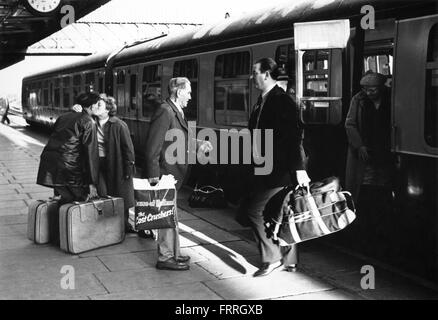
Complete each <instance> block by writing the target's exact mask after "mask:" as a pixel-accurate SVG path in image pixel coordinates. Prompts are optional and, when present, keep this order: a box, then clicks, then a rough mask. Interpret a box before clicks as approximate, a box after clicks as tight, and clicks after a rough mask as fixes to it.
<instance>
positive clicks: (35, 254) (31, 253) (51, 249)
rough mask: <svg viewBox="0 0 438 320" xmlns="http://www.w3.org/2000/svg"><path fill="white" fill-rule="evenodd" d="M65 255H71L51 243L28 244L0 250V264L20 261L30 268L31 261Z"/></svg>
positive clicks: (62, 257) (35, 261) (61, 257)
mask: <svg viewBox="0 0 438 320" xmlns="http://www.w3.org/2000/svg"><path fill="white" fill-rule="evenodd" d="M28 241H29V240H28ZM29 243H30V241H29ZM66 257H73V256H72V255H70V254H68V253H66V252H64V251H62V250H61V249H59V248H58V247H55V246H53V245H46V244H43V245H32V246H31V245H29V246H27V247H25V248H21V249H20V250H15V249H12V250H11V249H9V250H2V251H0V265H2V264H5V265H8V264H20V263H22V264H24V265H27V266H29V268H30V267H31V265H32V263H37V262H38V261H41V260H47V259H64V258H66ZM31 262H32V263H31Z"/></svg>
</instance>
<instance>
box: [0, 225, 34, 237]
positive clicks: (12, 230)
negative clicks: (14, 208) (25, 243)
mask: <svg viewBox="0 0 438 320" xmlns="http://www.w3.org/2000/svg"><path fill="white" fill-rule="evenodd" d="M14 235H16V236H21V237H24V238H27V224H11V225H3V224H1V223H0V237H4V236H14Z"/></svg>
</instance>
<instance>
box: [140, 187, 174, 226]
mask: <svg viewBox="0 0 438 320" xmlns="http://www.w3.org/2000/svg"><path fill="white" fill-rule="evenodd" d="M134 193H135V199H136V203H135V228H136V229H137V230H151V229H165V228H175V227H176V219H175V214H176V191H175V189H160V190H134Z"/></svg>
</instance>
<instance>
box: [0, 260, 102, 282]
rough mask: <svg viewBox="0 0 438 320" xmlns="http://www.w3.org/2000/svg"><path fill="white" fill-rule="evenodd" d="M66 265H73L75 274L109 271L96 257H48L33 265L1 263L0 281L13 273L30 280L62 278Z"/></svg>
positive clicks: (15, 275)
mask: <svg viewBox="0 0 438 320" xmlns="http://www.w3.org/2000/svg"><path fill="white" fill-rule="evenodd" d="M64 266H72V267H73V268H74V273H75V276H77V275H81V274H88V273H95V272H109V271H108V269H107V268H106V267H105V265H104V264H103V263H102V262H101V261H100V260H99V259H98V258H96V257H91V258H80V259H72V258H63V259H46V260H38V261H35V262H34V263H32V266H31V267H29V266H28V265H26V264H22V265H17V264H13V265H11V264H9V265H1V269H0V281H2V280H7V279H8V277H10V276H11V275H14V277H17V278H20V279H28V280H32V279H38V278H50V277H54V278H61V277H62V274H61V269H62V268H63V267H64Z"/></svg>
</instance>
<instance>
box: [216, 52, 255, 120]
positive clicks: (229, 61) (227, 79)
mask: <svg viewBox="0 0 438 320" xmlns="http://www.w3.org/2000/svg"><path fill="white" fill-rule="evenodd" d="M251 58H252V52H251V50H239V51H232V52H226V53H221V54H218V55H217V56H216V57H215V59H214V88H213V96H214V102H213V108H214V121H215V123H216V124H218V125H226V126H233V127H246V126H247V125H248V120H249V119H248V118H249V109H250V92H251V86H250V76H251V65H252V64H251ZM239 63H240V65H239ZM244 64H246V66H245V65H244ZM230 66H231V67H230ZM230 69H231V70H230ZM242 88H243V108H233V106H232V105H231V99H233V98H232V96H233V92H234V93H235V92H238V91H240V89H242ZM222 89H223V90H222ZM219 90H222V91H223V95H222V96H219V95H218V93H219ZM238 95H240V96H241V95H242V94H241V93H238ZM219 101H222V103H221V106H219Z"/></svg>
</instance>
